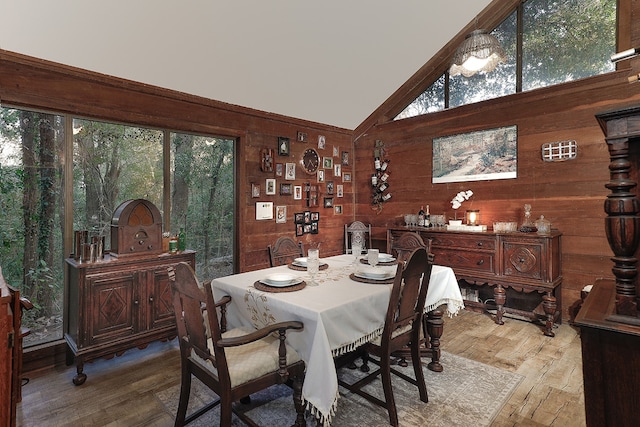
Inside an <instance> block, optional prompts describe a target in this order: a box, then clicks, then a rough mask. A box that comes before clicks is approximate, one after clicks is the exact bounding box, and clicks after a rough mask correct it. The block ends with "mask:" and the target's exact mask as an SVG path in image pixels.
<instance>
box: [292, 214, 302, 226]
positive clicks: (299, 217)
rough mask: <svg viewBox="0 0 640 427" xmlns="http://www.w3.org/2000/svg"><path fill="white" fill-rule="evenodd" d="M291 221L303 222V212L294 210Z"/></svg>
mask: <svg viewBox="0 0 640 427" xmlns="http://www.w3.org/2000/svg"><path fill="white" fill-rule="evenodd" d="M293 222H295V223H296V224H304V212H296V213H295V214H293Z"/></svg>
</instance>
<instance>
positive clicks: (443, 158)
mask: <svg viewBox="0 0 640 427" xmlns="http://www.w3.org/2000/svg"><path fill="white" fill-rule="evenodd" d="M517 171H518V128H517V126H515V125H513V126H506V127H502V128H497V129H488V130H481V131H477V132H470V133H463V134H459V135H451V136H444V137H440V138H433V173H432V179H431V182H433V183H434V184H439V183H445V182H465V181H484V180H493V179H512V178H517Z"/></svg>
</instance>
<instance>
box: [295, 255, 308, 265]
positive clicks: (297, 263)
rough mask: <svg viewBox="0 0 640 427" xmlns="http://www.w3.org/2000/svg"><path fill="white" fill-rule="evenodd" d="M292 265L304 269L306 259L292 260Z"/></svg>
mask: <svg viewBox="0 0 640 427" xmlns="http://www.w3.org/2000/svg"><path fill="white" fill-rule="evenodd" d="M293 264H294V265H298V266H300V267H306V266H307V257H306V256H303V257H300V258H296V259H294V260H293Z"/></svg>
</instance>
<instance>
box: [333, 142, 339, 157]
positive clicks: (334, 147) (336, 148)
mask: <svg viewBox="0 0 640 427" xmlns="http://www.w3.org/2000/svg"><path fill="white" fill-rule="evenodd" d="M338 151H339V150H338V147H336V146H335V145H334V146H333V157H338Z"/></svg>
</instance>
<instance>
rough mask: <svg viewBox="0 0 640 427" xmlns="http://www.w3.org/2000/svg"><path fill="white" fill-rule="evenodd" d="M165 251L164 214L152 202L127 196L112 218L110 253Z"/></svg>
mask: <svg viewBox="0 0 640 427" xmlns="http://www.w3.org/2000/svg"><path fill="white" fill-rule="evenodd" d="M159 253H162V218H161V217H160V211H159V210H158V208H156V207H155V205H154V204H153V203H151V202H150V201H148V200H144V199H135V200H127V201H126V202H123V203H122V204H121V205H120V206H118V207H117V208H116V210H115V212H114V213H113V218H112V219H111V255H112V256H116V257H125V256H132V255H140V254H159Z"/></svg>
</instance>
